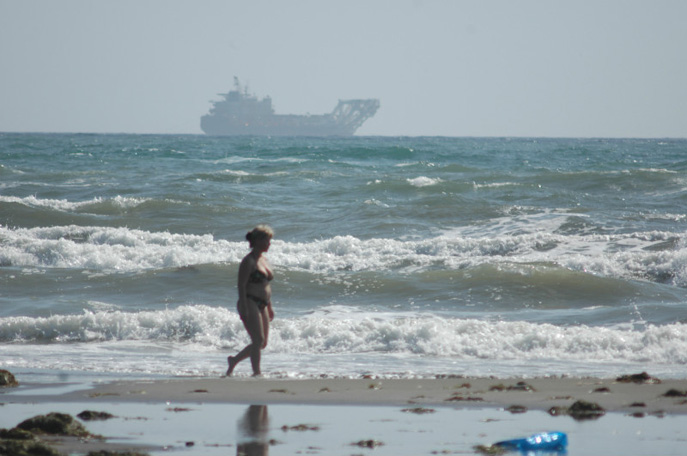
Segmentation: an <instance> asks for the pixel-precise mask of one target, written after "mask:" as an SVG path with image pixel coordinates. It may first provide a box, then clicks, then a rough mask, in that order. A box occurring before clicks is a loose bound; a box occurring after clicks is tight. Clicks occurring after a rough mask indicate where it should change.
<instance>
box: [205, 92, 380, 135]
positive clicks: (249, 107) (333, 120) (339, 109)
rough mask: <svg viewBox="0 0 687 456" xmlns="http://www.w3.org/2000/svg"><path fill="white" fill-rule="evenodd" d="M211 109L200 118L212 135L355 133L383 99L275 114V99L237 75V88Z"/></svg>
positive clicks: (208, 132) (346, 102)
mask: <svg viewBox="0 0 687 456" xmlns="http://www.w3.org/2000/svg"><path fill="white" fill-rule="evenodd" d="M219 95H220V96H222V97H223V99H222V100H219V101H214V102H212V103H213V106H212V108H210V112H209V113H208V114H206V115H204V116H202V117H201V118H200V128H201V129H202V130H203V131H204V132H205V133H206V134H208V135H219V136H234V135H255V136H351V135H353V134H354V133H355V132H356V130H357V129H358V128H360V126H361V125H362V124H363V123H364V122H365V121H366V120H367V119H369V118H370V117H372V116H373V115H375V113H376V112H377V109H379V100H375V99H367V100H339V104H337V105H336V107H335V108H334V110H333V111H332V112H331V113H329V114H318V115H294V114H286V115H284V114H275V113H274V108H273V107H272V99H271V98H270V97H269V96H267V97H264V98H262V99H258V98H257V97H256V96H255V95H251V94H249V93H248V90H247V88H244V87H242V86H241V84H240V83H239V80H238V78H234V90H232V91H230V92H228V93H221V94H219Z"/></svg>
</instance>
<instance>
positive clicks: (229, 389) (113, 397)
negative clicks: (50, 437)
mask: <svg viewBox="0 0 687 456" xmlns="http://www.w3.org/2000/svg"><path fill="white" fill-rule="evenodd" d="M85 386H86V385H78V384H76V385H74V384H72V385H69V384H65V385H61V386H60V385H37V384H34V385H24V386H22V387H20V388H18V389H13V390H12V391H10V390H9V389H6V390H4V391H3V394H2V395H0V401H2V402H3V407H2V408H1V409H0V410H3V413H2V414H1V415H0V427H5V428H9V427H13V426H16V425H17V424H18V423H19V421H21V420H22V419H25V418H28V417H31V416H34V415H37V414H45V413H49V412H52V411H60V412H64V413H71V414H74V415H76V414H77V413H79V412H80V411H82V410H99V411H107V412H109V413H112V414H113V415H115V416H116V418H114V419H112V420H107V421H102V422H88V423H84V424H85V425H86V427H87V428H88V429H89V430H90V431H91V432H93V433H96V434H101V435H104V436H105V437H107V440H106V441H104V442H103V441H90V442H84V441H79V440H78V439H72V440H71V441H66V442H62V443H59V442H58V447H59V448H61V449H62V451H67V452H71V454H77V453H78V452H80V453H81V454H85V453H86V452H87V451H91V450H92V449H94V448H111V447H112V446H113V445H114V447H113V448H114V449H117V450H120V449H122V448H129V447H130V448H136V449H139V450H140V449H141V448H142V449H143V450H145V451H146V452H148V454H151V455H154V454H163V453H165V452H167V451H169V450H170V449H174V450H175V452H178V453H179V454H189V455H192V454H207V455H212V454H241V452H243V453H246V454H268V453H272V454H273V455H280V454H295V453H298V452H300V453H302V454H306V453H307V454H322V455H331V454H346V455H348V454H367V452H369V451H371V449H372V448H373V447H374V452H375V455H379V454H476V453H475V451H474V449H473V447H474V446H475V445H490V444H492V443H494V442H496V441H499V440H504V439H509V438H516V437H526V436H528V435H531V434H533V433H536V432H543V431H552V430H558V431H562V432H566V433H567V434H568V436H569V440H570V445H569V448H568V455H570V456H572V455H577V454H579V455H581V454H637V455H645V454H646V455H649V454H686V453H687V380H663V381H660V382H659V381H658V380H656V379H649V380H648V382H644V383H633V382H629V383H625V382H618V381H617V380H615V379H595V378H535V379H517V378H508V379H497V378H468V377H455V378H439V379H375V378H365V379H338V378H322V379H302V380H291V379H266V378H245V377H244V378H241V377H238V378H173V379H163V380H154V381H115V382H111V383H105V384H95V385H91V386H90V387H85ZM60 388H62V389H60ZM48 389H49V391H48ZM46 392H47V394H46ZM668 392H670V394H669V395H668V396H666V393H668ZM683 394H684V396H683ZM578 401H585V402H587V403H594V404H597V405H598V406H599V407H600V408H602V409H603V411H602V412H599V413H598V414H597V415H595V416H587V417H586V419H581V418H573V417H572V416H570V415H566V414H565V411H566V409H567V408H568V407H570V406H571V405H572V404H574V403H576V402H578ZM554 411H557V412H554ZM251 448H252V449H251ZM249 450H250V451H253V452H252V453H251V452H250V451H249ZM597 451H598V453H597Z"/></svg>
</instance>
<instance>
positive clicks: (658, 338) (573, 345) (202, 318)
mask: <svg viewBox="0 0 687 456" xmlns="http://www.w3.org/2000/svg"><path fill="white" fill-rule="evenodd" d="M0 340H1V341H2V342H4V343H5V344H3V345H2V350H11V349H12V348H11V347H13V346H14V347H16V345H15V344H10V345H8V344H7V342H15V343H16V342H23V343H22V344H21V346H23V347H27V345H26V344H27V343H34V342H38V343H39V346H46V344H47V346H55V344H57V345H58V346H62V345H64V344H67V345H71V344H73V343H75V342H80V343H86V344H94V347H99V348H97V350H102V349H103V347H109V348H108V350H118V349H125V348H126V347H129V346H131V344H132V343H134V344H138V345H136V347H137V350H139V351H142V352H145V351H146V350H158V347H163V346H165V347H167V350H173V351H174V350H181V351H191V352H205V351H207V350H212V351H216V350H223V351H229V352H232V351H236V350H239V349H240V348H242V347H243V346H244V345H245V344H246V343H247V337H246V335H245V331H244V329H243V325H242V324H241V322H240V321H239V319H238V317H237V316H236V315H235V312H232V311H229V310H227V309H223V308H214V307H208V306H182V307H179V308H176V309H168V310H160V311H142V312H135V313H125V312H119V311H97V312H90V311H87V312H84V313H83V314H80V315H63V316H57V315H55V316H51V317H45V318H34V317H7V318H2V319H0ZM141 344H143V345H141ZM118 347H119V348H118ZM93 350H96V348H93ZM71 352H72V355H70V356H75V355H74V350H73V349H72V350H71ZM77 352H79V353H81V351H77ZM269 352H270V354H271V356H273V355H279V356H281V357H282V358H284V359H288V358H289V357H291V358H292V359H294V360H295V359H298V358H299V357H308V356H325V355H327V356H339V355H345V356H351V357H355V356H365V355H366V354H379V355H388V356H392V357H394V358H395V359H397V358H398V357H403V356H412V357H417V356H420V357H422V358H426V359H428V360H431V359H435V360H444V361H443V362H444V363H445V362H448V360H451V362H476V361H481V362H483V363H490V362H519V363H528V362H537V363H544V362H546V361H547V360H553V359H555V360H557V362H558V363H565V362H570V363H587V364H595V363H604V362H608V363H619V362H623V363H641V364H642V365H643V366H644V367H645V368H646V369H648V370H651V369H652V367H656V368H658V367H660V366H662V365H673V366H683V367H684V365H685V364H687V324H684V323H674V324H667V325H662V326H653V325H649V326H647V327H645V328H643V329H641V330H632V329H613V328H600V327H589V326H584V325H580V326H556V325H551V324H533V323H528V322H524V321H520V322H503V321H485V320H475V319H457V318H439V317H436V316H431V315H419V314H418V315H412V314H406V315H398V314H386V315H385V314H371V313H370V314H361V313H360V312H357V313H347V312H343V311H341V310H339V311H334V312H332V311H328V312H317V313H315V314H311V315H308V316H306V317H299V318H286V319H284V318H280V319H276V320H275V321H274V323H273V325H272V330H271V332H270V341H269ZM66 353H69V352H66ZM104 359H105V358H102V359H100V360H99V361H98V362H102V361H104ZM107 359H108V360H110V358H107ZM33 362H34V364H33V367H38V368H41V367H46V368H47V367H49V366H41V365H40V363H41V361H40V360H35V359H34V360H33ZM46 362H49V361H46ZM36 364H38V365H36ZM319 368H320V370H321V372H325V373H326V372H328V371H331V372H338V369H337V368H336V366H327V365H326V361H325V364H323V365H321V366H319ZM367 368H369V369H373V370H374V366H368V367H367ZM388 368H389V365H386V366H385V369H388ZM149 373H151V374H155V373H166V371H156V370H155V369H152V370H150V371H149ZM551 373H555V372H551ZM424 374H427V372H425V373H424Z"/></svg>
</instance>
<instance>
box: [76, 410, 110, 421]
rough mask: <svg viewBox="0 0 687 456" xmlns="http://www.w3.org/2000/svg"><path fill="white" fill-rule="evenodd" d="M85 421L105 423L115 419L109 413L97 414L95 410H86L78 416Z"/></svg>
mask: <svg viewBox="0 0 687 456" xmlns="http://www.w3.org/2000/svg"><path fill="white" fill-rule="evenodd" d="M76 416H77V417H79V418H80V419H82V420H84V421H104V420H109V419H110V418H114V415H113V414H111V413H107V412H96V411H93V410H84V411H83V412H81V413H79V414H78V415H76Z"/></svg>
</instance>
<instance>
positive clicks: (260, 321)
mask: <svg viewBox="0 0 687 456" xmlns="http://www.w3.org/2000/svg"><path fill="white" fill-rule="evenodd" d="M273 236H274V232H273V231H272V228H270V227H269V226H267V225H258V226H256V227H255V228H253V230H252V231H250V232H249V233H248V234H246V240H247V241H248V242H249V243H250V247H251V249H252V250H251V252H250V253H249V254H248V255H246V256H245V257H244V258H243V260H242V261H241V266H240V267H239V282H238V288H239V302H238V304H237V305H236V308H237V309H238V311H239V316H240V317H241V321H243V326H245V327H246V330H247V331H248V334H249V335H250V340H251V343H250V344H249V345H247V346H246V347H245V348H244V349H243V350H241V351H240V352H239V353H238V355H236V356H230V357H228V358H227V361H228V362H229V369H227V376H229V375H231V373H232V372H233V371H234V368H235V367H236V365H237V364H238V363H240V362H241V361H243V360H244V359H246V358H248V357H250V363H251V365H252V366H253V375H255V376H257V375H260V351H261V350H262V349H263V348H265V347H266V346H267V335H268V334H269V330H270V321H272V319H273V318H274V310H272V301H271V298H272V288H271V287H270V282H271V281H272V279H273V278H274V275H273V274H272V269H271V267H270V264H269V262H268V261H267V258H265V256H264V255H263V254H264V253H266V252H267V251H268V250H269V248H270V243H271V241H272V237H273Z"/></svg>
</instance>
